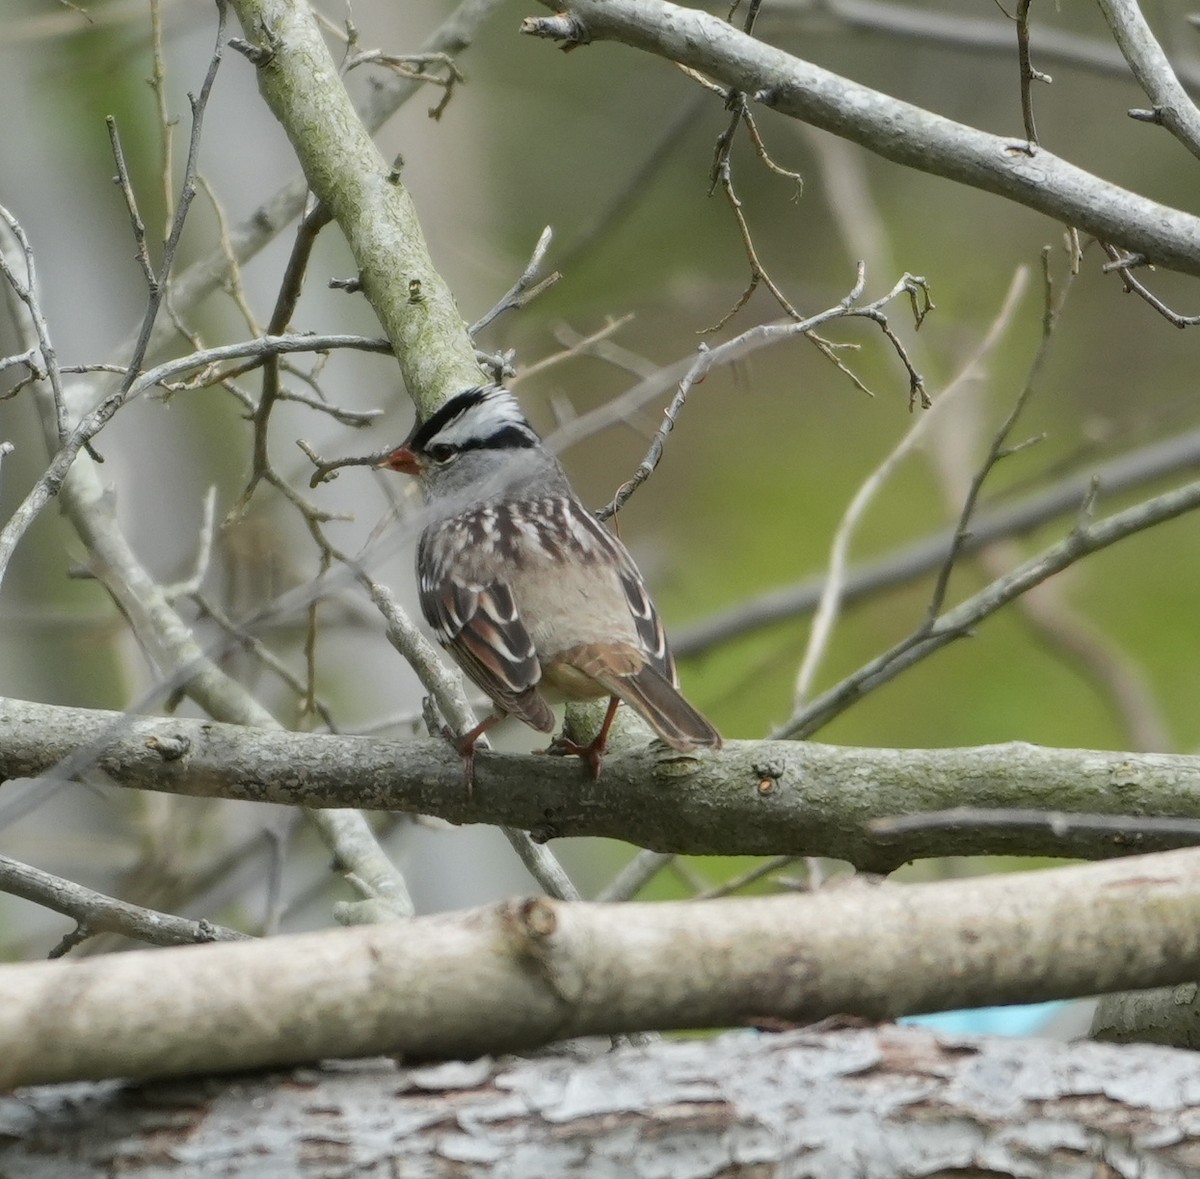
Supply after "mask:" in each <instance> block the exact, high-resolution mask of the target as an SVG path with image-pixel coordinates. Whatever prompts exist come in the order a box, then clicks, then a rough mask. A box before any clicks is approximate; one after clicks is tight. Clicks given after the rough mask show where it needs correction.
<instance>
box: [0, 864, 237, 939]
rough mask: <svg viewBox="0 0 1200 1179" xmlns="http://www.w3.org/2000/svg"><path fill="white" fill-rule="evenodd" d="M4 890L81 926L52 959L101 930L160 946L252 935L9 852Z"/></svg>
mask: <svg viewBox="0 0 1200 1179" xmlns="http://www.w3.org/2000/svg"><path fill="white" fill-rule="evenodd" d="M0 892H6V893H10V894H11V895H12V896H17V897H22V898H24V899H25V900H27V901H32V902H33V903H34V904H35V905H42V906H44V907H45V908H47V909H53V910H54V911H55V912H56V913H62V914H64V915H65V916H67V917H70V918H71V919H72V920H74V921H75V922H76V923H77V924H78V929H77V930H76V931H75V933H74V934H71V935H68V938H67V939H64V941H63V942H62V943H60V945H59V946H58V947H57V948H56V949H55V950H52V951H51V953H50V957H51V958H58V957H61V956H62V955H63V954H65V953H66V952H67V950H69V949H71V948H72V947H73V946H75V945H78V944H79V942H80V941H82V940H83V939H84V938H85V937H91V936H93V935H94V934H97V933H120V934H124V935H125V936H126V937H131V938H136V939H137V940H138V941H143V942H149V943H151V944H152V945H156V946H186V945H191V944H192V943H195V942H229V941H242V940H245V939H246V938H247V937H248V935H247V934H244V933H239V932H238V931H237V930H235V929H226V928H225V927H224V926H221V925H214V924H213V923H212V922H211V921H190V920H188V919H186V918H184V917H175V916H173V915H172V914H170V913H159V912H157V911H155V910H154V909H144V908H142V907H141V906H140V905H132V904H130V903H129V902H127V901H121V900H118V899H117V898H116V897H110V896H105V895H104V894H103V893H99V892H95V891H94V890H93V889H90V888H85V887H84V886H83V885H81V884H75V883H74V882H73V881H70V880H64V879H63V878H62V877H61V876H53V875H51V874H50V873H49V872H43V871H42V870H41V869H40V868H34V867H32V866H31V865H29V864H22V863H19V862H18V861H17V860H13V859H10V858H9V857H8V856H0Z"/></svg>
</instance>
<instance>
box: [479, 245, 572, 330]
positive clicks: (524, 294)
mask: <svg viewBox="0 0 1200 1179" xmlns="http://www.w3.org/2000/svg"><path fill="white" fill-rule="evenodd" d="M553 240H554V233H553V231H552V230H551V228H550V226H549V225H547V226H546V228H545V229H543V230H542V232H541V235H540V236H539V237H538V240H537V245H536V246H534V247H533V254H532V255H531V256H530V259H529V263H528V265H527V266H526V267H525V269H524V270H523V271H521V276H520V277H519V278H518V279H517V281H516V282H515V283H513V285H512V286H511V287H509V288H508V290H507V291H506V292H505V293H504V295H503V296H502V298H501V299H500V301H499V302H498V303H497V304H496V305H495V306H494V307H493V308H492V309H491V310H490V311H488V312H486V313H485V314H484V315H482V316H481V317H480V318H479V319H477V320H476V321H475V322H474V323H473V324H471V326H470V327H469V328H468V329H467V331H468V332H470V334H471V337H472V339H473V338H474V337H475V336H477V335H478V334H479V333H480V332H481V331H483V329H484V328H485V327H487V326H488V324H490V323H491V322H492V320H494V319H495V318H496V317H497V316H499V315H502V314H503V313H504V312H505V311H516V310H519V309H520V308H522V307H524V306H525V304H526V303H528V302H530V301H531V300H532V299H536V298H537V297H538V295H540V294H541V293H542V292H543V291H545V290H547V289H549V288H550V287H552V286H553V285H554V284H555V283H556V282H558V280H559V279H560V278H562V275H561V274H559V273H558V271H557V270H556V271H554V273H553V274H548V275H546V277H545V278H543V279H542V280H541V281H540V282H537V283H536V284H535V279H537V276H538V272H539V271H540V270H541V269H542V263H543V262H544V261H545V260H546V254H547V252H548V251H549V249H550V243H551V242H552V241H553Z"/></svg>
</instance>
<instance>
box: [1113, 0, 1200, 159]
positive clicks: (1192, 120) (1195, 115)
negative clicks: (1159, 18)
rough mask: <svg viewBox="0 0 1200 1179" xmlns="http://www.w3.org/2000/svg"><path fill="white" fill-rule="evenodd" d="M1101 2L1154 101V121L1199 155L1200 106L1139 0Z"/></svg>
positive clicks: (1119, 43)
mask: <svg viewBox="0 0 1200 1179" xmlns="http://www.w3.org/2000/svg"><path fill="white" fill-rule="evenodd" d="M1099 4H1100V11H1101V12H1102V13H1104V19H1105V20H1106V21H1107V22H1108V27H1109V28H1110V29H1111V30H1112V34H1113V37H1114V39H1115V40H1116V42H1117V45H1118V46H1119V48H1120V50H1121V53H1122V54H1123V55H1124V57H1125V60H1126V61H1127V62H1128V63H1129V68H1130V69H1131V70H1132V71H1133V76H1134V77H1135V78H1136V79H1137V80H1138V85H1140V86H1141V88H1142V89H1143V90H1144V91H1145V92H1146V97H1147V98H1149V99H1150V102H1151V103H1152V104H1153V108H1154V109H1153V112H1152V115H1153V121H1154V122H1156V123H1160V124H1161V125H1162V126H1164V127H1166V129H1167V130H1168V131H1170V132H1171V134H1172V135H1174V136H1175V138H1176V139H1178V140H1179V142H1180V143H1182V144H1183V146H1184V147H1185V148H1187V150H1188V151H1190V152H1191V153H1192V155H1194V156H1196V157H1197V158H1198V159H1200V110H1197V108H1196V104H1195V103H1194V102H1192V100H1191V98H1190V97H1189V96H1188V93H1187V91H1186V90H1185V89H1184V88H1183V86H1182V85H1181V84H1180V82H1179V79H1178V78H1177V77H1176V75H1175V71H1174V69H1172V67H1171V63H1170V61H1168V60H1167V55H1166V54H1165V53H1164V52H1163V49H1162V46H1161V45H1159V43H1158V41H1157V40H1156V39H1155V36H1154V34H1153V33H1152V32H1151V31H1150V26H1149V25H1148V24H1147V23H1146V18H1145V17H1144V16H1143V15H1142V12H1141V9H1140V8H1139V7H1138V5H1137V3H1136V0H1099ZM1129 113H1130V114H1131V115H1135V112H1134V111H1130V112H1129ZM1142 113H1144V112H1136V114H1139V115H1140V114H1142Z"/></svg>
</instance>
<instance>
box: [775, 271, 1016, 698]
mask: <svg viewBox="0 0 1200 1179" xmlns="http://www.w3.org/2000/svg"><path fill="white" fill-rule="evenodd" d="M1027 280H1028V270H1027V269H1026V268H1025V267H1019V268H1018V269H1017V271H1016V272H1015V273H1014V275H1013V278H1012V281H1011V282H1010V284H1009V288H1008V292H1007V294H1006V295H1005V297H1004V301H1003V303H1002V304H1001V307H1000V311H999V312H998V313H997V315H996V318H995V319H994V320H993V321H992V324H991V327H990V328H989V329H988V331H987V333H986V334H985V336H984V338H983V340H982V341H981V343H980V344H979V346H978V348H977V349H976V350H975V352H974V353H973V354H972V356H971V357H970V359H969V360H968V361H967V362H966V363H965V364H964V365H963V366H962V368H961V369H960V370H959V372H958V375H957V376H956V377H954V379H953V380H952V381H950V383H949V384H948V385H947V386H946V388H945V390H944V391H943V392H942V394H941V396H939V397H938V398H937V400H936V401H934V403H933V406H932V408H931V409H930V411H929V412H928V413H926V414H923V415H922V416H921V417H919V418H917V419H916V421H915V423H914V424H913V426H912V427H911V428H910V429H909V430H908V432H907V433H906V434H905V435H904V437H903V438H902V439H901V440H900V442H899V443H897V445H896V446H895V447H894V448H893V449H892V451H891V453H890V454H888V456H887V457H886V458H885V459H884V461H883V462H882V463H881V464H880V465H879V466H878V467H877V468H876V469H875V470H874V471H873V472H872V473H871V474H870V475H869V476H868V477H867V479H866V480H865V481H864V482H863V483H862V485H861V486H860V487H859V489H858V491H857V492H856V493H855V495H854V498H853V499H852V500H851V501H850V505H849V506H848V507H847V508H846V511H845V513H844V514H843V516H842V520H841V523H840V524H839V525H838V529H837V533H836V534H835V536H834V540H833V546H832V548H831V550H830V554H829V572H828V574H827V575H826V579H825V585H824V588H823V590H822V593H821V600H820V602H819V603H818V605H817V610H816V614H815V616H814V618H813V624H812V628H811V631H810V633H809V640H808V647H807V649H806V650H805V653H804V658H803V660H802V661H801V664H800V669H799V671H798V672H797V675H796V686H795V689H794V693H793V707H794V708H796V709H797V710H798V709H800V708H801V707H802V706H803V703H804V701H805V700H806V699H807V698H808V695H809V693H810V691H811V690H812V685H813V682H814V681H815V678H816V674H817V668H818V667H819V666H820V662H821V659H822V658H823V656H824V653H825V651H826V649H827V648H828V645H829V640H830V638H831V637H832V634H833V628H834V625H835V623H836V620H837V616H838V613H839V612H840V608H841V603H842V600H843V593H844V589H845V583H846V568H847V563H848V557H849V549H850V541H851V539H852V537H853V535H854V532H855V530H856V528H857V526H858V523H859V521H860V520H861V519H862V516H863V513H864V512H865V511H866V509H867V507H868V505H869V504H870V503H871V501H872V500H873V499H874V498H875V496H876V494H877V493H878V492H879V490H880V488H881V487H882V486H883V484H884V483H885V482H886V481H887V479H888V478H890V476H891V474H892V472H893V471H894V470H895V469H896V467H897V466H898V464H899V463H900V462H901V460H902V459H904V458H905V457H906V456H907V455H908V454H910V453H911V452H912V450H913V449H914V448H915V447H916V446H917V445H918V444H919V443H920V442H921V441H922V440H923V439H924V438H925V437H926V436H927V434H928V432H929V431H930V429H931V428H932V425H933V423H934V421H936V419H937V416H938V414H939V413H940V412H941V410H942V409H943V408H944V407H945V406H946V405H948V404H950V403H951V402H952V401H953V399H954V397H955V396H956V395H957V394H959V393H960V392H961V391H962V390H964V389H966V388H968V387H969V385H970V382H971V381H972V380H974V379H975V377H976V376H977V374H978V371H979V366H980V365H981V364H982V363H983V361H984V360H985V359H986V357H987V356H988V355H989V353H990V352H991V351H992V349H993V348H994V347H995V346H996V344H997V343H998V342H999V340H1000V338H1001V336H1002V335H1003V334H1004V332H1005V331H1006V330H1007V328H1008V325H1009V324H1010V323H1011V321H1012V317H1013V314H1014V313H1015V311H1016V307H1017V304H1018V302H1019V301H1020V299H1021V296H1022V295H1023V293H1024V291H1025V287H1026V284H1027ZM958 531H959V532H961V529H960V530H958ZM956 535H957V533H956Z"/></svg>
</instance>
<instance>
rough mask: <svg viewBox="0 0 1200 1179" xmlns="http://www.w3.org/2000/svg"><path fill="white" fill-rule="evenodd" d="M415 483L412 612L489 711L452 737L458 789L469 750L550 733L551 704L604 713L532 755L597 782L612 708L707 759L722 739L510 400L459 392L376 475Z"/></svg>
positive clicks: (630, 571)
mask: <svg viewBox="0 0 1200 1179" xmlns="http://www.w3.org/2000/svg"><path fill="white" fill-rule="evenodd" d="M375 466H376V467H377V468H380V469H387V470H391V471H398V472H401V473H402V474H405V475H412V476H416V478H417V480H418V482H419V484H420V487H421V490H422V493H423V495H424V499H425V504H426V507H425V515H424V517H423V519H424V521H425V523H424V528H423V530H422V532H421V535H420V539H419V541H418V543H417V554H416V572H417V588H418V594H419V598H420V604H421V611H422V613H423V614H424V616H425V620H426V622H427V623H428V624H429V626H430V627H431V628H432V630H433V632H434V634H435V635H436V637H437V639H438V641H439V642H440V643H441V645H442V646H443V647H444V648H445V649H446V650H447V651H448V652H449V654H450V655H451V656H452V657H453V659H454V660H455V661H456V662H457V663H458V665H459V666H460V667H461V668H462V670H463V671H464V672H465V673H466V675H467V677H468V678H469V679H470V680H471V681H472V682H474V683H475V684H476V685H477V686H478V687H480V688H481V689H483V691H484V692H485V693H486V694H487V695H488V697H489V698H490V699H491V701H492V704H493V706H494V711H493V712H492V714H491V715H490V716H488V717H487V718H485V719H484V720H483V721H482V722H481V723H480V724H478V725H476V726H475V727H474V728H472V729H471V730H470V731H469V732H466V733H464V734H462V735H461V736H458V737H456V738H454V741H455V745H456V747H457V749H458V752H459V754H460V755H461V756H462V757H463V760H464V768H465V773H466V778H467V784H468V786H471V785H472V783H473V781H474V760H473V759H474V753H475V745H476V743H477V742H478V740H479V738H480V737H481V736H482V735H483V734H484V733H485V732H486V731H487V730H488V729H489V728H491V727H492V725H494V724H496V723H497V722H498V721H500V720H503V719H504V718H505V717H507V716H513V717H516V718H517V719H518V720H521V721H523V722H524V723H525V724H527V725H529V726H530V727H531V728H533V729H536V730H539V731H541V732H544V733H549V732H553V730H554V714H553V712H552V711H551V703H557V702H560V701H563V700H568V701H578V700H590V699H599V698H602V697H604V696H607V697H608V698H609V702H608V710H607V712H606V713H605V716H604V721H603V723H602V725H601V727H600V731H599V732H598V733H597V735H596V737H595V739H594V740H592V741H591V742H590V743H588V744H586V745H583V744H579V743H577V742H575V741H572V740H569V739H568V738H566V737H565V736H563V737H560V738H558V740H557V741H555V742H554V743H553V744H552V745H551V747H550V749H549V750H548V751H547V752H551V753H560V754H574V755H576V756H578V757H580V758H581V759H582V760H583V761H584V762H585V763H586V765H587V766H588V768H589V770H590V771H591V776H592V778H593V779H596V778H599V776H600V767H601V762H602V758H603V755H604V752H605V749H606V747H607V744H608V737H609V730H610V729H611V727H612V724H613V719H614V717H615V716H616V712H617V706H618V704H619V703H620V702H621V701H624V702H625V704H627V705H628V706H629V707H631V708H632V709H633V710H634V711H635V712H637V713H638V714H639V715H640V716H641V717H642V718H643V719H644V720H645V721H646V722H647V723H648V724H649V725H650V727H651V728H652V729H653V730H654V732H655V733H656V734H657V735H658V737H659V738H661V739H662V741H663V742H665V743H666V744H667V745H668V746H670V747H671V748H672V749H675V750H678V751H679V752H682V753H689V752H692V751H694V750H697V749H720V748H721V736H720V734H719V733H718V732H717V730H716V729H715V728H714V727H713V726H712V724H710V723H709V721H708V720H706V719H705V718H704V717H703V716H702V715H701V714H700V713H699V712H698V711H697V710H696V709H695V708H694V707H693V706H692V705H691V704H689V703H688V701H687V700H685V699H684V697H683V695H682V694H681V693H680V691H679V677H678V674H677V672H676V669H675V660H674V658H673V657H672V655H671V651H670V648H669V646H668V645H667V637H666V634H665V632H664V630H663V626H662V622H661V620H660V619H659V615H658V610H657V609H656V608H655V605H654V602H653V601H652V600H651V597H650V594H649V591H648V590H647V589H646V583H645V580H644V579H643V577H642V575H641V573H640V572H639V571H638V568H637V566H636V565H635V564H634V562H633V558H632V557H631V556H630V555H629V552H628V550H627V549H626V548H625V546H624V544H622V543H621V541H620V539H619V538H618V537H616V536H615V535H613V533H611V532H610V531H609V530H608V529H607V528H605V527H604V525H603V524H602V523H601V522H600V521H599V520H598V519H597V518H596V516H595V515H594V514H593V513H592V512H591V511H589V510H588V508H587V507H586V506H585V505H584V504H583V502H582V501H581V500H580V499H579V497H578V495H577V494H576V493H575V491H574V489H573V488H572V486H571V483H570V481H569V480H568V478H567V475H566V472H565V471H564V470H563V468H562V465H561V464H560V463H559V461H558V459H557V458H555V456H554V455H553V454H551V453H550V451H548V450H547V449H546V447H545V446H544V445H543V443H542V440H541V438H540V437H539V436H538V434H537V433H536V432H535V430H534V429H533V427H532V426H531V425H530V424H529V422H528V420H527V419H526V417H525V415H524V413H523V412H522V411H521V407H520V404H519V403H518V401H517V399H516V397H515V396H514V395H513V394H512V393H511V392H510V391H509V390H508V389H506V388H504V387H503V386H500V385H480V386H473V387H471V388H467V389H464V390H462V391H461V392H459V393H457V394H455V395H454V396H453V397H451V398H449V400H447V401H446V402H445V403H443V404H442V405H441V406H440V407H439V408H438V409H437V410H436V411H435V412H434V413H433V414H432V415H430V417H429V418H427V419H426V420H425V421H423V422H421V421H418V423H417V424H416V425H415V426H414V427H413V430H412V432H411V433H410V434H409V436H408V438H407V439H406V440H405V441H404V442H403V443H402V444H401V445H400V446H398V447H396V448H395V449H394V450H392V451H390V452H388V453H387V454H386V455H385V456H384V457H383V458H382V459H380V460H378V461H377V462H376V463H375Z"/></svg>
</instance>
